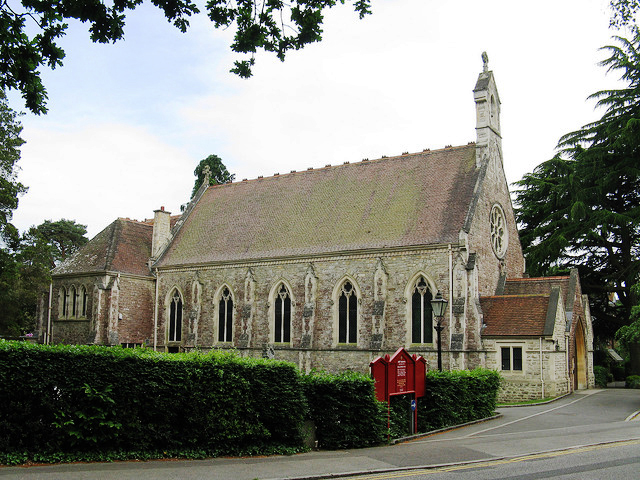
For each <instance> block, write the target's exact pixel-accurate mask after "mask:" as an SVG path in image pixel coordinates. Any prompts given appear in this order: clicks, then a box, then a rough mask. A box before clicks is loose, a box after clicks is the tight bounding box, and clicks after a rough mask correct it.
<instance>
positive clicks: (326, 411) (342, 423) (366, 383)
mask: <svg viewBox="0 0 640 480" xmlns="http://www.w3.org/2000/svg"><path fill="white" fill-rule="evenodd" d="M303 383H304V389H305V393H306V397H307V401H308V403H309V410H310V415H311V420H313V422H314V423H315V425H316V438H317V439H318V445H319V446H320V447H322V448H327V449H338V448H352V447H365V446H369V445H375V444H378V443H381V442H383V441H385V440H386V434H387V408H386V405H385V404H384V403H381V402H378V401H377V400H376V397H375V392H374V387H373V380H372V379H371V378H370V377H368V376H366V375H362V374H360V373H354V372H345V373H340V374H329V373H320V372H316V373H312V374H310V375H306V376H303Z"/></svg>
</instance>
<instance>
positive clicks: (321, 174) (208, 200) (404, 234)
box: [158, 144, 478, 267]
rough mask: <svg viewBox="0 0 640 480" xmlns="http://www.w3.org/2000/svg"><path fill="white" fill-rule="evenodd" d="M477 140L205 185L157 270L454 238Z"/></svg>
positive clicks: (474, 172) (468, 192)
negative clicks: (460, 144) (448, 146)
mask: <svg viewBox="0 0 640 480" xmlns="http://www.w3.org/2000/svg"><path fill="white" fill-rule="evenodd" d="M475 150H476V147H475V145H474V144H471V145H467V146H463V147H455V148H446V149H444V150H438V151H433V152H430V151H426V152H422V153H417V154H410V155H409V154H407V155H402V156H399V157H391V158H382V159H379V160H372V161H363V162H358V163H350V164H344V165H339V166H334V167H325V168H320V169H313V170H305V171H301V172H297V173H290V174H286V175H274V176H273V177H268V178H259V179H256V180H251V181H242V182H236V183H231V184H225V185H218V186H213V187H209V188H208V189H207V190H206V191H205V193H204V194H203V196H202V197H201V198H200V200H199V201H198V203H197V204H196V205H194V207H193V210H192V211H191V212H190V214H189V215H188V217H187V218H186V219H185V222H184V224H183V225H182V226H181V228H180V229H179V230H178V232H177V233H176V237H175V238H174V240H173V242H172V243H171V245H170V246H169V248H168V249H167V251H166V252H165V253H164V255H163V256H162V258H161V259H160V261H159V262H158V266H160V267H168V266H177V265H193V264H203V263H215V262H229V261H243V260H250V259H264V258H277V257H286V256H299V255H318V254H327V253H329V254H330V253H335V252H343V251H352V250H361V249H378V248H385V247H403V246H414V245H415V246H418V245H428V244H436V243H447V242H456V241H457V240H458V235H459V231H460V229H461V228H462V226H463V224H464V220H465V216H466V214H467V211H468V210H469V205H470V204H471V199H472V197H473V190H474V187H475V183H476V180H477V176H478V169H477V168H476V164H475Z"/></svg>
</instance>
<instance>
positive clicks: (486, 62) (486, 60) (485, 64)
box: [482, 52, 489, 73]
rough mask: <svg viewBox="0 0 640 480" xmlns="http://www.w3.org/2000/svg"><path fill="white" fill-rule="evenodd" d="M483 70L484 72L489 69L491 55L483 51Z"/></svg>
mask: <svg viewBox="0 0 640 480" xmlns="http://www.w3.org/2000/svg"><path fill="white" fill-rule="evenodd" d="M482 71H483V72H484V73H486V72H488V71H489V55H487V52H482Z"/></svg>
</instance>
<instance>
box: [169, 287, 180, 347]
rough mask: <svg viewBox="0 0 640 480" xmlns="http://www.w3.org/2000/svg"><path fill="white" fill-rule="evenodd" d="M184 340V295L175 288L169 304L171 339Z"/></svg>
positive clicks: (174, 340) (173, 340)
mask: <svg viewBox="0 0 640 480" xmlns="http://www.w3.org/2000/svg"><path fill="white" fill-rule="evenodd" d="M181 340H182V297H181V296H180V293H179V292H178V290H174V292H173V295H172V297H171V303H170V304H169V341H170V342H179V341H181Z"/></svg>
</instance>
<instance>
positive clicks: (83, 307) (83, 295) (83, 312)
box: [79, 285, 88, 317]
mask: <svg viewBox="0 0 640 480" xmlns="http://www.w3.org/2000/svg"><path fill="white" fill-rule="evenodd" d="M79 298H80V316H81V317H86V316H87V299H88V296H87V288H86V287H85V286H84V285H83V286H82V287H80V295H79Z"/></svg>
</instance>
